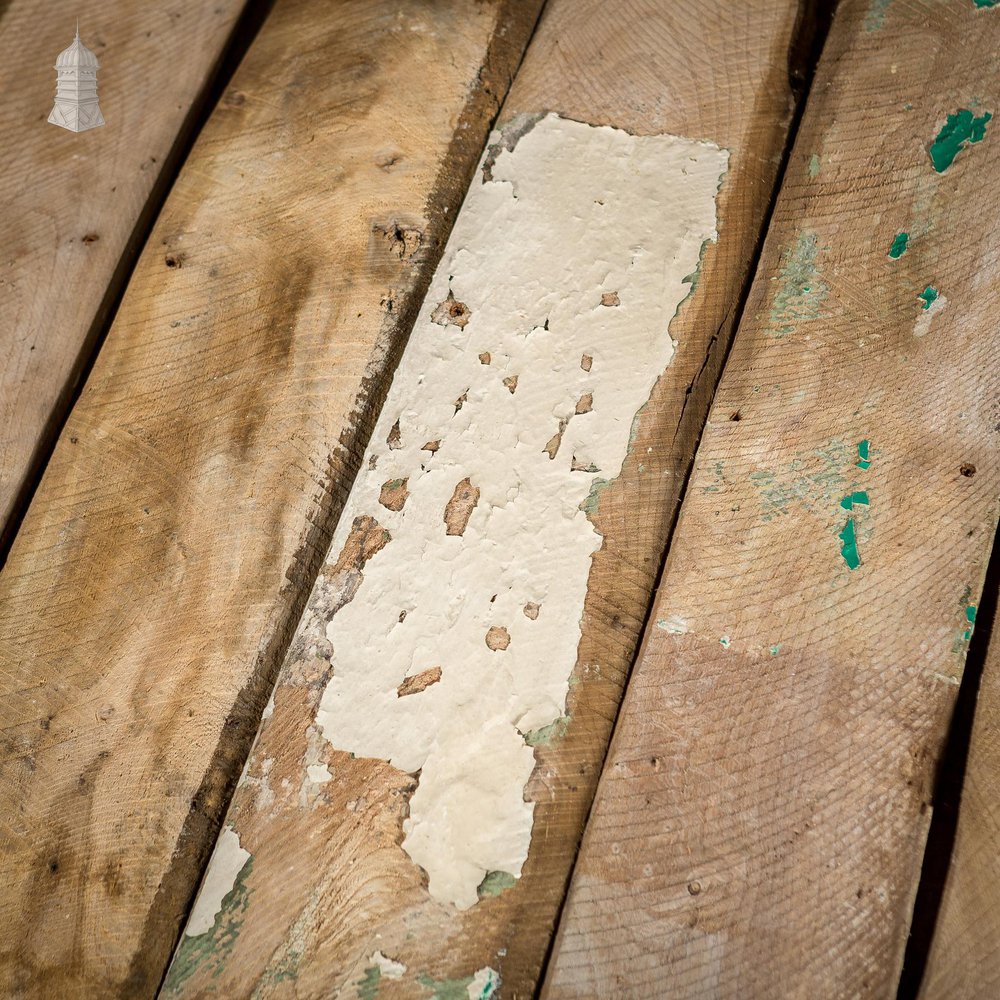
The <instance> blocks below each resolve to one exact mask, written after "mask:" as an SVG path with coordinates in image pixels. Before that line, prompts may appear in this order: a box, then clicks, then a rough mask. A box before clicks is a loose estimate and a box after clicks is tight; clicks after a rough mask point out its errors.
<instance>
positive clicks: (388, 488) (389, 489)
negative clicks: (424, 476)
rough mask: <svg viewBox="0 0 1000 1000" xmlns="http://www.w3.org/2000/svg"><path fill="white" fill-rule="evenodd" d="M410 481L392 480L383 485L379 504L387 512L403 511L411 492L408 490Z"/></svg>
mask: <svg viewBox="0 0 1000 1000" xmlns="http://www.w3.org/2000/svg"><path fill="white" fill-rule="evenodd" d="M408 482H409V480H408V479H390V480H389V481H388V482H386V483H383V484H382V492H381V493H380V494H379V497H378V502H379V503H380V504H381V505H382V506H383V507H385V508H386V509H387V510H402V509H403V505H404V504H405V503H406V498H407V497H408V496H409V495H410V491H409V490H408V489H407V488H406V484H407V483H408Z"/></svg>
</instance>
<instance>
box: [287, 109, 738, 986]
mask: <svg viewBox="0 0 1000 1000" xmlns="http://www.w3.org/2000/svg"><path fill="white" fill-rule="evenodd" d="M488 155H489V156H490V157H491V162H490V164H489V167H490V169H489V171H488V175H489V176H483V179H482V182H480V177H479V176H478V175H477V179H476V182H475V183H473V185H472V187H471V188H470V191H469V194H468V196H467V198H466V200H465V204H464V206H463V208H462V211H461V212H460V214H459V217H458V220H457V222H456V225H455V228H454V230H453V232H452V236H451V238H450V240H449V243H448V246H447V248H446V250H445V253H444V256H443V259H442V261H441V264H440V266H439V267H438V270H437V273H436V275H435V277H434V280H433V282H432V284H431V287H430V290H429V292H428V294H427V298H426V300H425V302H424V306H423V309H422V311H421V314H420V316H419V318H418V320H417V322H416V325H415V327H414V330H413V333H412V335H411V337H410V340H409V343H408V345H407V348H406V352H405V354H404V357H403V360H402V362H401V364H400V367H399V370H398V371H397V373H396V376H395V378H394V381H393V385H392V388H391V391H390V393H389V397H388V399H387V400H386V403H385V406H384V408H383V410H382V414H381V417H380V420H379V424H378V426H377V427H376V429H375V432H374V434H373V435H372V438H371V441H372V444H371V446H370V449H369V453H368V456H367V458H368V460H367V461H365V462H363V463H362V471H361V473H360V474H359V476H358V479H357V481H356V483H355V486H354V488H353V490H352V493H351V496H350V499H349V501H348V504H347V508H346V510H345V511H344V514H343V515H342V517H341V519H340V523H339V526H338V529H337V533H336V535H335V537H334V541H333V545H332V548H331V561H336V560H337V559H338V553H340V552H341V551H342V550H343V549H344V547H345V545H348V546H349V544H350V536H351V529H352V525H354V524H356V523H360V522H359V519H361V518H365V517H367V518H369V519H371V518H375V519H377V522H378V524H379V525H380V526H383V528H384V540H383V544H382V545H381V546H380V547H378V548H377V549H373V550H372V551H371V552H370V553H369V556H368V558H367V561H366V562H365V565H364V572H363V575H362V574H360V573H359V574H357V578H356V579H355V580H354V583H353V584H352V587H351V589H350V592H349V593H348V594H346V597H345V599H343V600H341V599H338V600H336V601H331V602H329V603H328V604H327V605H326V606H327V607H328V608H329V609H330V610H329V612H328V613H327V614H324V615H323V617H322V621H328V624H327V625H326V628H325V635H319V636H317V635H314V634H313V633H312V632H310V633H309V635H306V636H303V637H302V641H304V642H306V643H307V644H309V643H315V642H316V641H317V640H318V639H322V640H325V644H326V648H327V649H330V650H332V651H331V653H330V658H331V659H330V662H331V666H332V669H333V676H332V679H331V680H330V682H329V684H328V686H327V688H326V690H325V692H324V694H323V697H322V700H321V703H320V708H319V712H318V715H317V724H318V725H319V727H321V729H322V733H323V736H325V738H326V739H327V740H329V741H330V742H331V743H332V744H333V746H334V747H336V748H337V749H340V750H345V751H350V752H352V753H354V754H356V755H358V756H365V757H375V758H382V759H386V760H389V761H391V762H392V764H393V765H394V766H395V767H397V768H399V769H401V770H403V771H406V772H409V773H414V774H415V773H416V772H418V771H419V772H420V773H419V781H418V786H417V790H416V791H415V792H414V794H413V797H412V799H411V801H410V811H409V817H408V818H407V819H406V820H405V821H404V834H405V836H404V840H403V848H404V849H405V850H406V852H407V853H408V854H409V855H410V857H411V858H412V859H413V860H414V861H415V862H416V863H417V864H419V865H421V866H422V867H423V868H424V869H425V870H426V872H427V875H428V881H429V890H430V893H431V895H432V896H433V897H434V898H436V899H438V900H443V901H447V902H451V903H453V904H454V905H455V906H457V907H459V908H463V909H464V908H467V907H470V906H472V905H473V904H474V903H476V901H477V899H478V895H477V888H478V887H479V886H480V884H481V883H482V882H483V879H484V877H485V876H486V875H487V873H489V872H497V871H499V872H506V873H509V874H510V875H511V876H513V877H518V876H519V875H520V873H521V866H522V864H523V863H524V861H525V859H526V857H527V852H528V846H529V843H530V839H531V827H532V816H533V808H534V807H533V805H532V803H530V802H525V800H524V794H525V786H526V784H527V782H528V779H529V777H530V776H531V773H532V770H533V767H534V753H533V751H532V748H531V747H530V746H528V745H527V744H526V743H525V734H528V733H530V732H533V731H535V730H539V729H542V728H544V727H546V726H549V725H551V724H552V723H553V722H554V721H555V720H557V719H559V718H560V717H562V716H563V715H564V713H565V704H566V695H567V691H568V684H569V677H570V674H571V672H572V670H573V667H574V665H575V662H576V656H577V646H578V644H579V641H580V627H581V625H580V623H581V617H582V614H583V604H584V597H585V595H586V592H587V581H588V577H589V573H590V562H591V557H592V555H593V553H594V552H596V551H597V550H598V549H599V548H600V546H601V541H602V540H601V536H600V535H599V534H598V533H597V531H596V530H595V528H594V525H593V523H592V522H591V520H590V519H589V518H588V516H587V511H586V503H587V500H588V497H590V496H591V494H592V491H593V490H594V489H595V486H596V485H597V484H599V483H601V482H604V483H606V482H608V481H610V480H613V479H614V478H615V477H617V476H618V474H619V473H620V471H621V467H622V462H623V461H624V459H625V456H626V454H627V452H628V448H629V433H630V429H631V427H632V423H633V419H634V418H635V415H636V413H637V412H638V411H639V410H640V408H641V407H642V406H643V405H644V404H645V403H646V401H647V400H648V399H649V396H650V393H651V391H652V389H653V386H654V384H655V382H656V380H657V378H658V377H659V375H660V374H661V372H663V370H664V369H665V368H666V366H667V365H668V364H669V363H670V360H671V357H672V355H673V352H674V344H673V342H672V341H671V338H670V334H669V330H668V327H669V324H670V320H671V318H672V317H673V315H674V314H675V312H676V310H677V308H678V306H679V304H680V303H681V301H682V300H683V299H684V297H685V295H686V294H687V293H688V291H689V285H690V276H691V275H692V274H693V273H694V272H695V271H696V270H697V266H698V260H699V254H700V251H701V249H702V246H703V244H704V243H705V242H706V241H708V240H713V239H715V238H716V233H715V197H716V192H717V190H718V187H719V183H720V180H721V177H722V176H723V174H724V172H725V168H726V163H727V159H728V154H727V153H726V152H725V151H724V150H721V149H719V148H718V147H716V146H714V145H712V144H710V143H706V142H696V141H693V140H689V139H683V138H678V137H675V136H667V135H662V136H632V135H629V134H628V133H626V132H622V131H618V130H616V129H612V128H607V127H600V128H596V127H593V126H589V125H583V124H579V123H577V122H572V121H567V120H565V119H561V118H559V117H558V116H556V115H548V116H546V117H544V118H543V119H541V120H540V121H538V122H537V124H535V125H534V127H533V128H531V129H530V130H529V131H526V132H525V133H524V134H523V135H521V136H520V138H519V139H518V141H517V142H516V143H509V144H508V143H505V142H502V141H501V140H500V139H498V138H497V137H496V136H494V138H493V141H492V142H491V145H490V151H489V154H488ZM685 277H687V281H685ZM456 304H458V305H460V306H461V309H460V310H459V312H460V316H457V317H456V316H455V310H456V308H457V305H456ZM459 319H460V320H461V322H458V321H457V320H459ZM581 359H584V360H583V361H581ZM429 445H433V447H429ZM372 466H374V467H375V468H372ZM387 483H389V484H390V487H389V489H388V493H387V494H385V493H383V491H384V490H386V484H387ZM395 484H405V490H406V496H405V502H403V503H401V502H399V498H400V497H401V495H402V492H401V489H400V488H397V486H396V485H395ZM387 498H388V499H389V500H390V501H391V502H390V503H388V504H387V503H385V502H384V500H385V499H387ZM590 506H593V504H591V505H590ZM323 586H325V583H324V580H323V579H322V578H321V580H320V582H319V584H318V588H322V587H323ZM314 603H315V606H317V607H319V606H322V605H323V602H322V601H318V602H314ZM308 620H309V619H307V623H308ZM315 620H316V619H313V621H315ZM303 627H304V628H306V629H307V630H308V628H309V626H308V624H306V625H305V626H303ZM320 627H322V625H321V626H320ZM408 678H414V680H413V682H409V683H408ZM429 681H433V682H432V683H427V682H429ZM484 985H485V984H484Z"/></svg>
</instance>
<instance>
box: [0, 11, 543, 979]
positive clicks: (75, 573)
mask: <svg viewBox="0 0 1000 1000" xmlns="http://www.w3.org/2000/svg"><path fill="white" fill-rule="evenodd" d="M536 11H537V6H536V5H533V4H516V5H510V4H506V3H503V2H499V0H498V2H486V3H477V4H474V5H470V4H467V3H464V2H459V0H456V2H440V3H430V4H429V3H423V2H419V0H413V2H409V0H406V2H402V3H401V2H398V0H394V2H371V0H356V2H337V3H331V2H328V0H282V2H280V3H278V4H277V5H276V6H275V8H274V10H273V12H272V13H271V15H270V17H269V19H268V20H267V22H266V23H265V24H264V26H263V28H262V30H261V33H260V34H259V36H258V37H257V39H256V41H255V43H254V45H253V46H252V48H251V50H250V52H249V54H248V55H247V57H246V58H245V60H244V62H243V64H242V65H241V66H240V67H239V69H238V71H237V73H236V75H235V77H234V79H233V82H232V85H231V86H230V87H229V88H228V90H227V91H226V93H225V94H224V96H223V97H222V99H221V101H220V104H219V106H218V108H217V109H216V111H215V112H214V114H213V115H212V117H211V119H210V121H209V122H208V124H207V126H206V128H205V129H204V131H203V133H202V134H201V136H200V137H199V139H198V141H197V144H196V145H195V147H194V150H193V151H192V154H191V157H190V159H189V160H188V162H187V164H186V166H185V168H184V170H183V171H182V173H181V174H180V176H179V178H178V179H177V182H176V185H175V187H174V189H173V190H172V192H171V195H170V198H169V200H168V202H167V204H166V206H165V208H164V210H163V213H162V215H161V217H160V218H159V220H158V222H157V224H156V227H155V229H154V231H153V234H152V236H151V238H150V240H149V243H148V245H147V247H146V248H145V250H144V251H143V253H142V256H141V258H140V260H139V263H138V265H137V269H136V271H135V274H134V277H133V279H132V281H131V283H130V286H129V288H128V290H127V292H126V294H125V297H124V300H123V303H122V306H121V309H120V311H119V313H118V315H117V317H116V319H115V322H114V324H113V327H112V329H111V331H110V333H109V335H108V338H107V341H106V343H105V346H104V349H103V350H102V352H101V355H100V357H99V359H98V361H97V363H96V365H95V367H94V370H93V373H92V375H91V378H90V379H89V380H88V384H87V386H86V389H85V391H84V392H83V394H82V396H81V398H80V401H79V404H78V405H77V406H76V407H75V408H74V411H73V413H72V414H71V416H70V419H69V422H68V424H67V426H66V429H65V433H64V434H63V435H62V437H61V439H60V441H59V443H58V446H57V448H56V450H55V453H54V456H53V459H52V462H51V463H50V465H49V467H48V469H47V472H46V474H45V477H44V480H43V481H42V483H41V486H40V488H39V492H38V494H37V495H36V498H35V501H34V503H33V504H32V506H31V508H30V510H29V512H28V515H27V518H26V520H25V522H24V525H23V528H22V530H21V532H20V533H19V535H18V537H17V539H16V543H15V545H14V547H13V549H12V551H11V555H10V560H9V562H8V564H7V566H6V568H5V570H4V573H3V576H2V578H0V608H2V609H3V611H2V623H0V634H2V641H0V687H2V690H0V725H2V727H3V733H4V744H3V746H4V750H3V759H2V769H3V778H2V781H0V816H2V817H3V823H2V826H0V866H2V875H0V925H2V926H3V927H4V935H3V940H2V942H0V949H2V953H0V954H2V957H0V992H2V993H3V994H4V995H7V996H12V995H16V996H46V997H52V996H59V997H69V996H97V995H100V996H112V995H127V996H129V997H138V996H148V995H150V994H151V993H152V992H153V991H154V990H155V988H156V986H157V984H158V982H159V980H160V977H161V976H162V973H163V970H164V969H165V966H166V962H167V958H168V956H169V952H170V949H171V948H172V947H173V943H174V940H175V937H176V934H177V932H178V930H179V928H180V921H181V919H182V917H183V914H184V913H185V910H186V908H187V905H188V903H189V901H190V898H191V895H192V893H193V890H194V888H195V885H196V882H197V878H198V875H199V873H200V871H201V869H202V866H203V864H204V861H205V859H206V857H207V853H208V850H209V849H210V847H211V839H212V837H214V832H215V829H216V824H217V822H218V820H219V818H220V815H221V810H222V806H223V803H224V802H225V801H226V798H227V796H228V791H229V789H230V788H231V787H232V785H233V783H235V781H236V779H237V777H238V774H239V769H240V767H241V765H242V762H243V759H244V757H245V755H246V752H247V749H248V746H249V740H250V738H251V737H252V735H253V733H254V732H255V730H256V728H257V724H258V722H259V719H260V714H261V711H262V710H263V707H264V704H265V702H266V700H267V694H268V692H269V690H270V687H271V684H272V683H273V677H274V674H275V672H276V669H277V663H276V658H277V656H278V655H279V654H278V651H279V650H282V649H283V647H284V644H285V643H286V642H287V636H288V631H289V630H290V628H291V627H292V626H293V624H294V621H295V620H296V619H297V617H298V615H299V613H300V611H301V607H302V603H303V602H304V599H305V597H306V596H307V591H308V586H309V583H308V582H305V581H311V580H312V578H313V576H314V574H315V571H316V568H317V566H318V560H319V559H321V558H322V553H323V552H324V551H325V548H326V545H327V544H328V535H327V534H325V531H326V528H325V527H324V525H325V524H326V523H327V521H328V519H330V518H332V517H333V515H334V513H335V511H336V510H337V509H338V508H339V504H340V503H341V501H342V497H343V492H344V488H345V484H346V483H347V482H349V480H350V477H351V475H352V474H353V471H354V469H355V467H356V462H357V455H358V444H357V441H358V438H359V437H360V439H361V440H362V441H363V440H364V437H365V435H366V434H367V432H368V427H369V426H370V420H371V414H372V411H373V410H374V409H377V406H378V403H379V400H380V397H381V394H382V393H383V392H384V384H385V378H386V371H387V370H390V369H391V365H392V360H393V356H394V352H396V351H397V350H398V348H399V342H400V339H401V338H402V336H403V334H405V331H406V329H407V327H408V324H409V322H411V320H412V315H413V310H414V309H415V307H416V305H417V304H418V302H419V299H420V294H421V291H422V288H423V287H425V284H426V281H427V278H428V275H429V272H430V271H431V270H432V268H433V265H434V262H435V261H436V259H437V257H438V255H439V250H440V245H441V242H442V239H443V237H444V236H445V234H446V233H447V231H448V228H449V225H450V221H451V220H452V219H453V218H454V213H455V212H456V211H457V206H458V199H459V197H460V194H461V192H462V191H463V190H464V189H465V187H466V185H467V183H468V180H469V177H470V176H471V172H472V170H473V168H474V165H475V160H476V157H477V156H478V154H479V151H480V149H481V148H482V143H483V141H484V139H485V135H486V127H487V124H488V121H489V119H490V117H491V116H492V115H493V114H495V112H496V110H497V108H498V105H499V100H500V97H499V96H498V95H502V94H503V93H504V92H505V90H506V86H507V82H508V80H509V78H510V76H511V75H512V74H513V68H514V66H515V65H516V63H517V60H518V58H519V57H520V53H521V51H522V50H523V47H524V45H525V44H526V41H527V36H528V33H529V31H530V28H531V24H532V19H533V16H534V14H535V13H536ZM109 76H110V74H109ZM109 96H110V95H109ZM105 113H106V115H107V117H108V119H109V121H110V120H112V118H113V116H114V115H115V110H114V102H113V101H111V102H110V103H109V105H108V107H107V108H106V111H105Z"/></svg>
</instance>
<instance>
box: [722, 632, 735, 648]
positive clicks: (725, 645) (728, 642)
mask: <svg viewBox="0 0 1000 1000" xmlns="http://www.w3.org/2000/svg"><path fill="white" fill-rule="evenodd" d="M732 644H733V641H732V639H730V638H729V636H728V635H724V636H723V637H722V638H721V639H720V640H719V645H720V646H722V648H723V649H729V647H730V646H731V645H732Z"/></svg>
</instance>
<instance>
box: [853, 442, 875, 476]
mask: <svg viewBox="0 0 1000 1000" xmlns="http://www.w3.org/2000/svg"><path fill="white" fill-rule="evenodd" d="M871 447H872V443H871V441H868V440H867V439H866V440H864V441H859V442H858V460H857V461H856V462H855V463H854V464H855V465H856V466H857V467H858V468H859V469H867V468H868V467H869V466H870V465H871V464H872V463H871Z"/></svg>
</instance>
